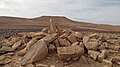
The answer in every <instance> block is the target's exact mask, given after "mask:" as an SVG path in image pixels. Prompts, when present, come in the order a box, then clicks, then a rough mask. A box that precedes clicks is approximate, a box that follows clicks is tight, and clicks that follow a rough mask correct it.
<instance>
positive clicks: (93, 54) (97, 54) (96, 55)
mask: <svg viewBox="0 0 120 67" xmlns="http://www.w3.org/2000/svg"><path fill="white" fill-rule="evenodd" d="M88 54H89V55H90V57H91V58H93V60H96V59H97V57H98V56H99V54H100V52H98V51H94V50H88Z"/></svg>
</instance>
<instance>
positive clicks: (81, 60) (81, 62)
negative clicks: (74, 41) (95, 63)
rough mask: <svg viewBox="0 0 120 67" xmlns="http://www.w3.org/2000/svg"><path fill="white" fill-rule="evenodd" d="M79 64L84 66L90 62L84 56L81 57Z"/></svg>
mask: <svg viewBox="0 0 120 67" xmlns="http://www.w3.org/2000/svg"><path fill="white" fill-rule="evenodd" d="M79 63H80V64H83V65H85V64H88V61H87V59H86V58H85V56H84V55H82V56H81V57H80V59H79Z"/></svg>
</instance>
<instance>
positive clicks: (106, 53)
mask: <svg viewBox="0 0 120 67" xmlns="http://www.w3.org/2000/svg"><path fill="white" fill-rule="evenodd" d="M107 56H108V51H107V50H102V52H101V53H100V55H99V56H98V61H99V62H102V60H103V59H104V58H106V57H107Z"/></svg>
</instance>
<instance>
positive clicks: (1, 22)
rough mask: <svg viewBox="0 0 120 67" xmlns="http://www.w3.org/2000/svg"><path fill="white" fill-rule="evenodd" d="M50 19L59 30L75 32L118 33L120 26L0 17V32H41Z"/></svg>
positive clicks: (61, 20) (53, 18) (45, 17)
mask: <svg viewBox="0 0 120 67" xmlns="http://www.w3.org/2000/svg"><path fill="white" fill-rule="evenodd" d="M50 19H52V22H55V23H58V25H60V27H61V28H69V29H73V30H76V31H95V32H112V33H120V26H113V25H107V24H93V23H87V22H80V21H74V20H71V19H69V18H67V17H63V16H41V17H36V18H19V17H6V16H1V17H0V30H1V31H8V30H17V31H18V30H24V31H26V30H32V31H34V30H41V29H42V28H43V27H46V26H49V22H50ZM0 33H1V32H0Z"/></svg>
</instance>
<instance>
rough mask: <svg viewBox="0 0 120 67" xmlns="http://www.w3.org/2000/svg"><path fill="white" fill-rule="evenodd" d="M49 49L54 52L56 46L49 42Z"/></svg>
mask: <svg viewBox="0 0 120 67" xmlns="http://www.w3.org/2000/svg"><path fill="white" fill-rule="evenodd" d="M48 49H49V53H52V52H54V51H55V49H56V47H55V46H54V45H52V44H49V45H48Z"/></svg>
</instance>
